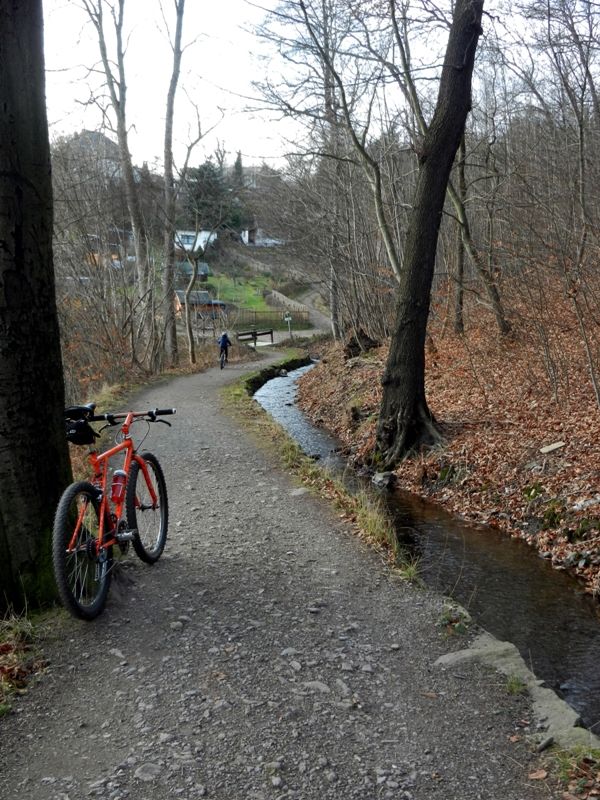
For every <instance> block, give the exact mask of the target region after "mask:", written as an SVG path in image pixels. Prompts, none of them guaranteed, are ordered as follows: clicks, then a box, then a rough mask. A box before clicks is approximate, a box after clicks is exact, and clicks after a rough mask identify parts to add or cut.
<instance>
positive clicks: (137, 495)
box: [126, 453, 169, 564]
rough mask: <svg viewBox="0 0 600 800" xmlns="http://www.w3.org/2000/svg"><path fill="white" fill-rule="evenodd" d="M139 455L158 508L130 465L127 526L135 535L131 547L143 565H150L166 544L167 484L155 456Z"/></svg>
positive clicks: (141, 476) (140, 474)
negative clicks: (146, 469)
mask: <svg viewBox="0 0 600 800" xmlns="http://www.w3.org/2000/svg"><path fill="white" fill-rule="evenodd" d="M140 455H141V457H142V458H143V459H144V461H145V462H146V464H147V466H148V472H149V476H150V480H151V481H152V485H153V487H154V492H155V493H156V496H157V501H158V505H157V506H154V505H153V503H152V496H151V494H150V491H149V489H148V486H147V484H146V479H145V476H144V473H143V471H142V469H141V467H140V465H139V463H138V462H137V461H133V462H132V464H131V471H130V473H129V479H128V481H127V499H126V513H127V525H128V527H129V529H130V530H135V531H136V533H135V535H134V537H133V539H132V544H133V548H134V550H135V552H136V554H137V555H138V557H139V558H141V560H142V561H145V562H146V564H154V563H155V562H156V561H158V559H159V558H160V557H161V555H162V552H163V550H164V549H165V544H166V541H167V528H168V525H169V501H168V498H167V484H166V483H165V478H164V475H163V471H162V468H161V466H160V464H159V463H158V459H157V458H156V456H154V455H153V454H152V453H141V454H140Z"/></svg>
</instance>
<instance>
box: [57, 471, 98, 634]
mask: <svg viewBox="0 0 600 800" xmlns="http://www.w3.org/2000/svg"><path fill="white" fill-rule="evenodd" d="M99 509H100V503H99V500H98V492H97V490H96V488H95V487H94V486H92V484H91V483H88V482H87V481H79V482H78V483H72V484H71V485H70V486H69V487H68V488H67V489H65V491H64V493H63V495H62V497H61V498H60V501H59V503H58V508H57V509H56V514H55V517H54V528H53V531H52V563H53V567H54V577H55V580H56V586H57V588H58V593H59V596H60V599H61V601H62V604H63V605H64V607H65V608H66V609H67V610H68V611H69V612H70V613H71V614H72V615H73V616H74V617H79V618H80V619H85V620H91V619H94V618H95V617H97V616H98V614H100V613H101V612H102V610H103V609H104V606H105V604H106V598H107V595H108V590H109V588H110V581H111V571H112V560H113V559H112V547H109V548H107V549H104V550H102V551H101V552H100V554H98V553H97V548H96V543H97V541H98V532H99ZM78 520H81V524H80V527H79V529H78V532H77V535H76V538H75V541H74V546H73V547H71V548H70V543H71V539H72V538H73V535H74V533H75V529H76V526H77V521H78Z"/></svg>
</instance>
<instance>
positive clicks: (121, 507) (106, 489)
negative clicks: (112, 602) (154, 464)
mask: <svg viewBox="0 0 600 800" xmlns="http://www.w3.org/2000/svg"><path fill="white" fill-rule="evenodd" d="M115 416H118V415H115ZM136 416H142V414H136V413H135V412H133V411H130V412H128V413H127V415H126V416H125V419H124V421H123V423H122V425H121V429H120V430H121V433H122V434H123V437H124V438H123V441H121V442H119V444H116V445H114V446H113V447H110V448H109V449H108V450H105V451H104V452H103V453H100V454H98V453H97V451H96V450H90V452H89V455H88V461H89V463H90V464H91V467H92V470H93V478H92V483H93V485H94V486H96V487H97V488H98V490H99V492H100V508H99V515H98V517H99V520H98V522H99V529H98V540H97V549H98V552H100V551H101V550H104V549H106V548H108V547H111V546H112V545H114V544H117V543H118V542H117V538H116V534H117V532H118V527H119V524H120V522H121V520H123V519H124V516H125V515H124V511H125V503H126V497H125V496H124V497H123V498H122V499H121V500H120V501H119V502H118V503H115V504H114V506H112V505H111V503H112V501H111V500H110V486H109V485H108V475H109V464H110V461H111V459H112V458H114V457H115V456H117V455H118V454H119V453H123V452H124V453H125V460H124V463H123V470H124V471H125V473H126V474H127V480H129V476H130V473H131V464H132V462H133V461H137V463H138V464H139V467H140V470H141V471H142V474H143V475H144V480H145V481H146V485H147V487H148V492H149V494H150V497H151V499H152V504H153V506H154V507H156V504H157V503H158V498H157V496H156V492H155V491H154V486H153V484H152V480H151V479H150V475H149V473H148V467H147V465H146V462H145V461H144V459H143V458H142V457H141V456H140V455H138V454H137V453H136V452H135V447H134V443H133V439H132V438H131V434H130V432H129V429H130V426H131V424H132V422H133V421H134V419H135V417H136ZM111 509H114V510H111ZM84 515H85V507H82V509H81V511H80V514H79V519H78V520H77V523H76V525H75V530H74V531H73V536H72V537H71V541H70V542H69V549H73V548H74V547H75V542H76V541H77V537H78V535H79V531H80V529H81V525H82V522H83V517H84ZM107 522H108V523H109V524H107Z"/></svg>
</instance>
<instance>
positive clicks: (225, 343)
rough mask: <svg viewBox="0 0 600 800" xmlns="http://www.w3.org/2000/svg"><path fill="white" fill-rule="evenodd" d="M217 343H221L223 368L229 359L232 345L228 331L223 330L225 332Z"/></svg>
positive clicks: (220, 356) (220, 352)
mask: <svg viewBox="0 0 600 800" xmlns="http://www.w3.org/2000/svg"><path fill="white" fill-rule="evenodd" d="M217 344H218V345H219V364H220V366H221V369H223V367H224V366H225V364H226V363H227V361H228V357H227V356H228V353H229V348H230V347H231V346H232V345H231V340H230V338H229V336H228V335H227V331H223V333H222V334H221V335H220V336H219V338H218V340H217Z"/></svg>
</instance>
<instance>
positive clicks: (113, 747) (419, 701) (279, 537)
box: [0, 365, 552, 800]
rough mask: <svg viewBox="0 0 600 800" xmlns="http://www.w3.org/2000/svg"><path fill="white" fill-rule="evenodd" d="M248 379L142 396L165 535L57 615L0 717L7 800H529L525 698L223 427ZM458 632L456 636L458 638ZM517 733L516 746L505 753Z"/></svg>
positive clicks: (419, 594)
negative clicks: (42, 657)
mask: <svg viewBox="0 0 600 800" xmlns="http://www.w3.org/2000/svg"><path fill="white" fill-rule="evenodd" d="M242 369H244V367H242V366H241V365H240V366H236V365H230V366H229V367H228V368H227V369H226V370H224V371H223V372H220V371H219V370H210V371H209V372H206V373H203V374H200V375H195V376H192V377H186V378H180V379H176V380H174V381H172V382H170V383H168V384H162V385H160V386H158V387H155V388H153V389H152V390H150V391H147V392H145V393H144V395H142V397H141V398H140V399H139V402H137V403H136V405H137V406H139V407H142V406H171V405H173V406H176V407H177V416H176V417H174V418H173V427H172V428H171V429H167V428H166V427H164V426H158V425H156V426H153V428H152V431H151V437H150V439H149V440H148V441H147V442H146V445H145V446H146V447H147V449H149V450H152V451H154V452H155V453H156V454H157V455H158V456H159V457H160V460H161V463H162V465H163V469H164V471H165V475H166V479H167V485H168V487H169V498H170V518H171V519H170V538H169V541H168V542H167V548H166V550H165V554H164V556H163V558H162V559H161V560H160V561H159V563H158V564H157V565H156V566H154V567H147V566H145V565H143V564H141V563H140V562H138V561H137V560H136V559H135V557H134V556H133V555H132V556H131V557H130V558H128V559H127V560H126V561H125V562H124V566H122V567H121V568H120V570H119V574H118V581H115V582H114V583H113V587H112V589H111V594H110V596H109V603H108V606H107V609H106V611H105V613H104V614H103V615H102V616H101V617H100V618H98V619H97V620H96V621H95V622H93V623H83V622H78V621H75V620H73V619H71V618H67V617H66V616H65V617H60V619H59V621H58V622H57V624H56V626H55V628H54V630H53V634H52V635H51V636H50V637H49V639H48V641H47V642H46V643H45V645H44V647H45V650H46V653H47V656H48V658H49V659H50V667H49V669H48V671H47V672H46V674H45V675H44V676H43V677H42V679H41V681H40V682H39V683H38V684H37V685H35V686H33V687H32V688H31V690H30V692H29V694H28V695H27V696H25V697H23V698H21V699H20V700H19V701H18V702H17V704H16V708H15V713H14V714H12V715H10V716H7V717H5V718H3V719H1V720H0V743H1V744H0V798H1V800H82V799H83V798H88V797H94V798H102V799H103V800H108V799H109V798H110V800H125V798H127V800H150V799H151V800H173V798H185V800H196V798H202V797H207V798H220V799H222V800H263V799H264V800H271V799H272V800H279V799H281V800H282V799H283V798H299V799H300V800H323V799H324V798H335V799H336V800H351V799H352V798H356V800H370V799H371V798H373V799H375V798H394V799H395V800H412V799H413V798H414V800H451V799H452V798H456V800H471V799H472V800H475V798H485V799H486V800H490V798H491V799H492V800H526V799H529V798H538V797H545V798H548V797H551V796H552V793H551V791H550V790H549V789H548V787H546V786H540V782H539V781H529V782H528V779H527V775H528V773H529V772H531V770H532V769H533V768H535V766H536V761H535V758H534V757H533V756H532V755H531V753H530V750H529V749H528V746H527V744H526V742H525V737H524V727H526V720H527V718H528V713H529V711H528V707H527V702H526V700H524V699H523V698H521V697H515V696H512V695H509V694H508V693H507V691H506V687H505V684H506V679H505V678H501V677H499V676H498V675H497V674H496V673H494V672H492V671H490V670H488V669H486V668H485V667H482V666H479V665H477V664H461V665H460V667H454V668H450V669H448V670H444V669H442V668H440V667H437V666H434V662H435V660H436V659H437V658H438V657H439V656H440V655H442V654H443V653H446V652H448V651H451V650H455V649H458V648H461V647H464V646H465V637H451V638H446V637H444V635H443V633H441V629H440V627H439V625H438V621H439V617H440V612H441V609H442V605H443V603H442V599H441V598H439V597H438V596H436V595H433V594H430V593H429V592H427V591H425V590H421V589H417V588H413V587H410V586H407V585H405V584H404V583H402V582H400V581H399V580H398V579H397V578H395V577H394V576H393V575H392V574H390V572H389V571H388V569H387V568H386V566H385V565H384V564H383V563H382V561H381V559H380V557H379V556H378V555H377V554H376V553H374V552H373V551H370V550H368V549H367V548H366V547H365V546H364V545H363V544H362V543H361V542H360V540H358V539H357V538H356V537H355V536H354V535H353V534H352V532H351V531H350V530H349V528H348V527H347V525H346V524H344V522H343V521H342V520H340V519H339V518H338V516H337V515H336V514H335V512H334V511H333V510H332V509H331V508H330V507H328V506H327V505H326V504H325V503H324V502H322V501H321V500H320V499H319V498H316V497H314V496H312V495H311V494H310V493H308V492H307V491H306V490H305V489H303V488H301V487H300V486H299V485H297V484H296V483H295V482H294V480H293V479H292V478H290V477H289V476H288V475H286V474H285V473H284V472H282V471H281V470H280V469H279V468H278V467H277V466H276V465H275V464H274V463H273V462H272V461H271V460H270V457H269V456H268V455H266V454H265V453H264V452H262V451H261V450H257V449H256V446H255V443H253V441H252V440H251V439H250V438H249V437H248V436H247V435H246V434H245V433H244V431H243V430H241V429H240V428H238V427H237V424H236V423H232V422H231V421H230V420H229V419H228V418H227V417H226V416H224V415H223V414H222V413H221V411H220V409H219V406H220V402H219V397H218V389H219V387H220V386H221V385H222V384H223V383H225V382H227V381H229V380H232V379H234V378H237V377H238V376H239V374H240V372H241V371H242ZM459 639H460V641H458V640H459ZM511 739H512V740H513V741H511Z"/></svg>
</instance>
